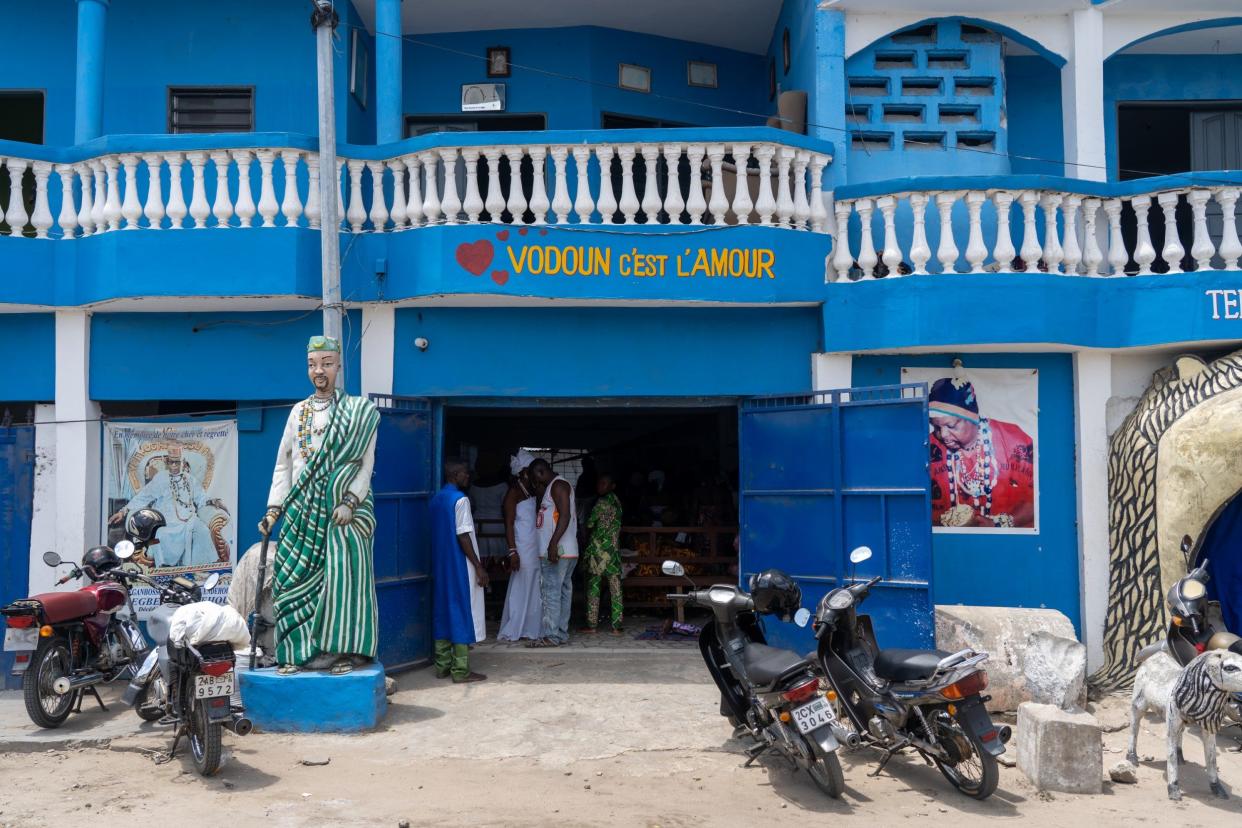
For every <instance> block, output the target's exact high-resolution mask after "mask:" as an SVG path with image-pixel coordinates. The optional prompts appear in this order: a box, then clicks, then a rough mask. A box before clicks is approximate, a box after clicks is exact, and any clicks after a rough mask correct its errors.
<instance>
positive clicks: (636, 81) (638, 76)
mask: <svg viewBox="0 0 1242 828" xmlns="http://www.w3.org/2000/svg"><path fill="white" fill-rule="evenodd" d="M617 85H618V86H620V87H621V88H622V89H628V90H630V91H631V92H650V91H651V69H650V67H647V66H635V65H634V64H632V63H622V64H618V66H617Z"/></svg>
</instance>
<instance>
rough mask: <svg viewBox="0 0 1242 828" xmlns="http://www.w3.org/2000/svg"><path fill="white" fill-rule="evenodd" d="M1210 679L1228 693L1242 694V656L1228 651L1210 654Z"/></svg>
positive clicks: (1208, 660)
mask: <svg viewBox="0 0 1242 828" xmlns="http://www.w3.org/2000/svg"><path fill="white" fill-rule="evenodd" d="M1207 662H1208V663H1207V673H1208V677H1209V678H1211V679H1212V683H1213V684H1215V685H1216V686H1217V687H1218V688H1220V689H1221V690H1224V691H1225V692H1227V693H1242V655H1239V654H1238V653H1234V652H1230V651H1228V650H1216V651H1214V652H1209V653H1208V659H1207Z"/></svg>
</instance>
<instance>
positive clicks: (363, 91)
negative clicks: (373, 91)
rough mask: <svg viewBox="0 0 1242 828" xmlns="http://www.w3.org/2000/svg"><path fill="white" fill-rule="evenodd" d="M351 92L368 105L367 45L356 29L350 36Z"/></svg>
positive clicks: (361, 102) (364, 106) (362, 104)
mask: <svg viewBox="0 0 1242 828" xmlns="http://www.w3.org/2000/svg"><path fill="white" fill-rule="evenodd" d="M349 94H351V95H353V96H354V98H355V99H357V101H358V103H359V104H361V106H362V108H363V109H366V106H367V47H366V46H365V45H364V44H363V42H362V38H361V37H359V36H358V29H354V30H353V32H352V33H351V35H350V38H349Z"/></svg>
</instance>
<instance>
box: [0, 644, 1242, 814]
mask: <svg viewBox="0 0 1242 828" xmlns="http://www.w3.org/2000/svg"><path fill="white" fill-rule="evenodd" d="M475 666H476V668H477V669H482V670H484V671H486V672H488V673H489V674H491V676H492V680H490V681H488V682H485V683H482V684H477V685H470V686H454V685H452V684H451V683H448V682H445V681H437V680H436V679H435V678H433V677H432V675H431V674H430V671H428V670H422V671H418V672H415V673H406V674H403V675H401V676H400V677H399V683H400V691H399V692H398V693H397V694H396V695H395V696H393V697H392V699H391V702H392V706H391V708H390V712H389V714H388V717H387V719H386V721H385V725H384V727H383V729H382V730H380V731H378V732H376V733H371V734H367V735H359V736H290V735H273V734H267V735H264V734H259V733H255V734H252V735H251V736H249V737H246V738H244V739H241V738H238V737H235V736H232V735H231V734H226V735H225V744H226V751H227V759H226V763H225V766H224V767H223V768H222V769H221V771H220V772H219V774H218V775H217V776H215V777H213V778H210V779H203V778H201V777H199V776H198V775H197V774H195V773H194V771H193V766H192V764H191V762H190V760H189V758H188V757H178V758H176V759H174V760H173V761H172V762H169V763H166V764H157V763H156V762H155V761H154V759H153V757H155V756H156V755H157V753H158V752H159V751H160V750H162V749H166V748H167V745H168V740H167V739H166V737H165V735H164V732H163V731H162V730H159V729H156V728H154V727H152V726H150V725H142V724H141V723H140V722H139V721H138V719H137V717H136V716H134V714H133V713H132V712H129V711H124V710H120V709H119V708H116V707H114V709H113V711H112V712H111V713H110V714H104V713H101V712H99V711H98V710H96V711H92V712H90V713H87V714H83V715H82V716H78V717H75V718H74V720H72V721H71V724H70V725H69V727H70V728H71V729H70V730H68V732H67V733H61V734H58V735H57V736H56V737H55V738H56V739H58V741H57V742H56V743H51V744H54V745H55V747H53V748H52V749H47V748H46V747H45V746H42V745H38V744H35V743H33V742H32V738H31V731H32V727H31V726H30V724H29V722H23V719H24V714H23V713H22V712H21V709H20V704H19V703H17V704H15V702H18V701H19V700H18V699H15V698H14V697H13V696H12V694H3V695H0V751H3V753H0V826H46V825H52V824H56V823H59V822H63V821H65V820H69V821H71V822H72V823H73V824H79V825H81V824H87V823H88V822H89V824H92V825H100V826H110V825H131V824H135V823H138V824H142V823H143V822H145V821H146V820H148V819H149V820H153V821H156V824H165V825H168V824H171V825H176V824H194V825H211V824H215V825H221V826H228V828H242V826H250V825H264V826H322V825H332V826H336V825H350V826H352V825H368V826H369V825H388V826H398V825H399V824H400V823H401V822H403V821H405V822H408V823H409V824H410V825H512V826H533V825H553V824H567V825H626V826H629V825H640V826H656V825H658V826H690V825H712V826H733V825H738V826H742V825H752V824H757V823H758V824H764V825H768V824H777V825H785V824H789V825H793V824H798V825H807V824H809V823H811V822H812V821H814V822H816V823H819V824H823V823H825V822H827V821H828V820H831V819H832V818H834V817H838V816H857V817H863V818H865V819H868V820H870V821H871V824H873V825H878V826H884V825H894V824H902V823H905V822H906V821H907V820H917V821H926V820H932V821H934V822H936V823H938V824H944V825H953V826H969V825H983V824H988V823H992V822H995V821H997V820H1000V821H1006V822H1016V821H1018V820H1023V821H1025V822H1027V823H1028V824H1033V825H1057V826H1072V825H1090V826H1093V828H1095V827H1096V826H1112V825H1133V824H1153V825H1157V824H1175V825H1179V826H1180V825H1237V824H1238V820H1239V816H1240V815H1242V754H1239V753H1237V752H1230V750H1231V749H1232V750H1235V751H1236V749H1237V747H1238V741H1237V739H1235V738H1225V739H1224V740H1223V741H1222V746H1223V748H1224V752H1223V753H1222V755H1221V774H1222V778H1223V779H1224V780H1225V782H1226V784H1228V783H1230V782H1233V783H1234V786H1233V787H1235V789H1237V790H1239V792H1240V794H1239V796H1238V797H1237V798H1234V799H1231V800H1229V801H1227V802H1222V801H1220V800H1217V799H1214V798H1212V797H1211V796H1210V794H1209V793H1208V790H1207V781H1206V778H1205V776H1204V773H1203V770H1202V750H1201V747H1200V744H1199V741H1198V740H1197V739H1191V740H1188V742H1187V746H1186V756H1187V759H1188V761H1189V763H1190V764H1189V766H1188V767H1187V768H1185V770H1184V772H1183V790H1184V791H1185V794H1186V799H1185V800H1184V801H1183V802H1182V803H1172V802H1169V801H1168V800H1167V799H1166V797H1165V785H1164V779H1163V761H1162V758H1157V756H1158V754H1160V752H1161V744H1162V736H1161V735H1160V730H1161V726H1160V725H1159V724H1157V723H1154V722H1149V723H1148V724H1147V725H1146V726H1145V728H1144V732H1143V734H1142V736H1141V738H1140V742H1139V752H1140V754H1141V755H1143V756H1144V757H1145V759H1146V761H1144V763H1143V765H1142V767H1141V768H1140V770H1139V783H1138V784H1137V785H1114V784H1112V783H1107V782H1106V783H1105V787H1104V793H1103V794H1100V795H1098V796H1075V795H1068V794H1059V793H1058V794H1040V793H1038V792H1036V791H1034V790H1033V789H1032V788H1031V786H1030V784H1029V783H1028V782H1027V781H1026V779H1025V777H1023V775H1022V774H1021V773H1020V772H1019V771H1018V770H1016V769H1014V768H1005V767H1002V768H1001V781H1000V788H999V790H998V791H997V793H996V794H995V795H994V796H993V797H992V798H991V799H990V800H988V801H986V802H982V803H980V802H976V801H974V800H971V799H967V798H965V797H963V796H962V795H960V794H958V793H957V792H956V791H954V790H953V789H952V788H951V787H950V786H949V785H948V783H947V782H946V781H945V780H944V779H943V778H942V777H941V776H940V774H939V773H938V772H937V771H936V770H935V769H933V768H929V767H927V766H925V765H924V764H923V763H922V762H921V761H920V760H918V759H917V758H912V757H906V758H899V759H895V760H894V761H893V762H891V763H890V764H889V766H888V769H887V770H886V771H885V773H884V775H882V776H880V777H878V778H873V777H868V776H867V773H869V772H870V771H871V770H873V769H874V767H875V763H874V756H875V754H874V753H871V752H869V751H860V752H856V753H852V754H845V755H844V756H843V766H844V769H845V778H846V784H847V792H846V795H845V797H844V798H843V799H842V800H840V801H832V800H829V799H828V798H826V797H825V796H823V795H822V794H821V793H819V791H818V790H817V789H816V788H815V787H814V786H813V785H812V784H811V782H810V780H809V779H808V778H807V777H806V776H805V775H801V774H795V773H793V772H792V771H790V770H788V768H787V766H783V765H782V763H781V762H780V761H779V760H775V759H772V760H763V761H761V762H760V763H757V765H756V766H753V767H751V768H743V767H742V762H743V758H744V757H743V756H742V755H741V751H742V748H743V745H742V744H740V743H738V742H735V741H733V740H731V739H730V738H729V733H730V729H729V727H728V725H727V724H726V723H725V722H724V720H723V719H721V718H720V717H719V716H718V715H717V713H716V704H717V696H716V695H715V693H714V689H713V688H712V687H711V686H710V684H709V683H708V681H707V677H706V673H705V671H704V668H703V666H702V663H701V662H700V661H699V660H698V655H697V652H695V651H694V650H681V651H665V652H650V651H649V652H636V651H629V652H627V651H624V650H621V651H616V652H612V653H608V654H602V653H591V652H589V651H578V652H572V651H553V652H548V651H542V652H528V651H500V650H492V651H485V652H482V653H479V654H478V655H477V658H476V664H475ZM1097 712H1098V714H1099V715H1100V718H1101V720H1102V721H1103V723H1104V725H1105V726H1106V727H1108V726H1112V727H1116V726H1118V725H1122V724H1123V723H1124V722H1125V707H1124V700H1120V699H1113V700H1107V701H1106V702H1105V703H1103V704H1102V705H1101V706H1100V709H1099V710H1098V711H1097ZM92 734H93V735H92ZM100 734H107V738H108V741H107V742H106V743H103V744H102V746H94V747H72V746H69V745H70V743H71V741H72V740H81V739H91V738H101V736H100ZM1014 738H1015V740H1016V739H1019V738H1021V734H1017V735H1015V737H1014ZM1125 740H1126V733H1125V732H1116V733H1111V734H1108V735H1106V736H1105V751H1106V752H1105V757H1104V764H1105V768H1106V769H1107V767H1108V766H1109V765H1111V764H1113V763H1115V762H1117V761H1118V760H1120V759H1121V758H1122V756H1123V755H1124V750H1125ZM1011 755H1012V751H1011ZM324 758H327V759H329V760H330V764H328V765H326V766H305V765H303V764H302V760H303V759H310V760H320V761H321V760H322V759H324Z"/></svg>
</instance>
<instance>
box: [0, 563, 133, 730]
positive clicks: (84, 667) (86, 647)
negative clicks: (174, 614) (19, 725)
mask: <svg viewBox="0 0 1242 828" xmlns="http://www.w3.org/2000/svg"><path fill="white" fill-rule="evenodd" d="M126 542H127V541H122V542H121V543H126ZM43 562H44V563H46V564H47V565H48V566H50V567H58V566H60V565H61V564H62V563H63V561H62V560H61V558H60V556H59V555H57V554H56V553H55V552H46V553H44V555H43ZM120 564H121V560H120V558H118V557H117V555H116V554H115V552H114V551H113V550H112V549H110V548H109V547H107V546H96V547H93V548H91V549H89V550H87V552H86V554H85V555H83V556H82V562H81V564H80V565H77V566H74V567H73V570H72V571H71V572H70V573H69V574H68V575H65V576H64V577H63V578H61V579H60V580H58V581H57V582H56V585H57V586H60V585H61V584H65V583H68V582H69V581H71V580H73V579H75V578H81V577H82V576H86V577H87V578H88V579H89V580H90V583H88V584H87V585H86V586H84V587H82V588H81V589H78V590H76V591H74V592H43V593H39V594H37V595H31V596H30V597H29V598H22V599H20V600H18V601H14V602H13V603H11V604H9V605H7V606H5V607H0V616H3V617H4V621H5V627H6V629H5V634H4V649H5V650H10V651H15V652H16V653H17V656H16V663H15V664H14V667H13V672H14V674H17V673H21V674H22V694H23V696H24V698H25V703H26V713H27V714H28V715H29V716H30V720H31V721H33V722H34V723H35V724H36V725H38V726H39V727H43V728H56V727H60V726H61V725H62V724H64V722H65V720H66V719H68V718H69V714H70V713H81V712H82V700H83V698H84V697H85V696H87V695H91V696H94V697H95V701H96V702H98V703H99V706H100V708H102V709H103V710H107V709H108V708H107V706H105V705H104V703H103V699H102V698H100V696H99V690H98V689H97V687H98V686H99V685H101V684H105V683H107V682H110V681H114V680H116V679H118V678H122V677H125V676H128V675H131V674H132V671H133V669H134V666H135V665H137V664H138V663H140V662H141V661H142V659H143V658H145V657H146V655H147V650H148V647H147V642H146V639H145V638H143V635H142V632H141V630H139V628H138V624H137V617H138V616H137V613H135V612H134V605H133V602H132V601H131V600H130V596H129V590H128V589H127V588H126V585H125V583H124V582H123V581H120V580H118V579H117V578H116V575H115V573H116V569H117V568H118V567H119V566H120Z"/></svg>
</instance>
